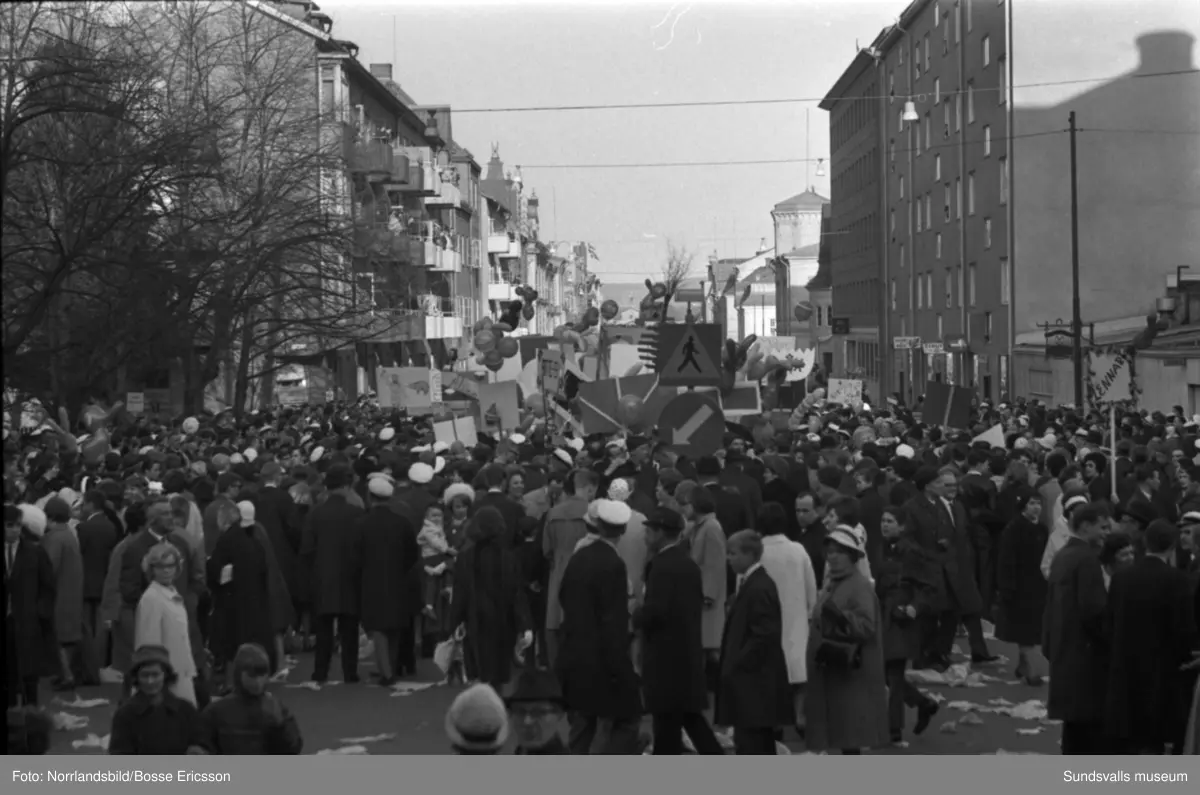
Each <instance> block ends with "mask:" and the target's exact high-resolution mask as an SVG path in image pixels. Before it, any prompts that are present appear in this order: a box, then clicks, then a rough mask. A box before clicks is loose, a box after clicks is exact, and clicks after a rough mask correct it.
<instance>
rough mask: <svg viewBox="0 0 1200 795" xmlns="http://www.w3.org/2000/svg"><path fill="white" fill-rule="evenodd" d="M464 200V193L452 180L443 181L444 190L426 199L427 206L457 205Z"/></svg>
mask: <svg viewBox="0 0 1200 795" xmlns="http://www.w3.org/2000/svg"><path fill="white" fill-rule="evenodd" d="M461 201H462V193H461V192H460V191H459V189H458V186H457V185H455V184H454V183H452V182H447V181H443V182H442V190H441V192H440V193H439V194H438V195H437V196H430V197H428V198H426V199H425V206H426V207H457V206H458V205H459V202H461Z"/></svg>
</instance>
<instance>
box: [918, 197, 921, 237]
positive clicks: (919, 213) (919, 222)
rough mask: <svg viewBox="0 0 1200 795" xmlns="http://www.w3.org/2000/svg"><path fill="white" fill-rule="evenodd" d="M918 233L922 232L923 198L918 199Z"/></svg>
mask: <svg viewBox="0 0 1200 795" xmlns="http://www.w3.org/2000/svg"><path fill="white" fill-rule="evenodd" d="M917 231H918V232H920V231H921V197H919V196H918V197H917Z"/></svg>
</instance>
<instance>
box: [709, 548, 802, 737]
mask: <svg viewBox="0 0 1200 795" xmlns="http://www.w3.org/2000/svg"><path fill="white" fill-rule="evenodd" d="M726 549H727V554H728V556H729V562H730V565H731V566H732V567H733V570H734V572H736V573H737V575H738V577H739V579H740V582H741V585H740V586H739V587H738V591H737V595H736V596H734V598H733V605H732V607H730V609H729V618H728V619H726V621H725V634H724V635H723V636H722V638H721V658H720V663H719V670H720V679H719V683H718V685H717V698H716V709H715V714H714V720H715V722H716V723H717V724H718V725H721V726H732V727H733V747H734V751H735V753H737V754H738V755H739V756H749V755H762V754H774V753H776V750H775V749H776V746H775V732H776V730H777V729H779V728H780V727H783V726H791V725H794V724H795V722H796V712H795V702H794V700H793V698H792V690H791V685H790V684H789V682H788V670H787V660H786V658H785V657H784V655H783V607H782V606H781V605H780V602H779V591H778V589H777V588H776V587H775V582H774V580H772V579H771V575H769V574H767V570H766V569H764V568H763V566H762V555H763V544H762V536H760V535H759V534H758V533H755V532H754V531H753V530H742V531H739V532H737V533H734V534H733V535H732V536H730V537H729V541H728V546H727V547H726Z"/></svg>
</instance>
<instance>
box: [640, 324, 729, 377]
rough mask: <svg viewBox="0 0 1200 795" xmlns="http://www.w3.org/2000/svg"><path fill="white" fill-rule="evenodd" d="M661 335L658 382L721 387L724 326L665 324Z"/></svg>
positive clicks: (658, 330)
mask: <svg viewBox="0 0 1200 795" xmlns="http://www.w3.org/2000/svg"><path fill="white" fill-rule="evenodd" d="M656 331H657V332H658V357H657V365H658V366H657V369H658V383H659V384H661V385H662V386H720V385H721V327H720V326H719V325H717V324H716V323H690V322H689V323H681V324H674V323H664V324H662V325H660V326H658V327H657V329H656Z"/></svg>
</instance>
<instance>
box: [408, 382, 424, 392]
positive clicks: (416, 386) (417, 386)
mask: <svg viewBox="0 0 1200 795" xmlns="http://www.w3.org/2000/svg"><path fill="white" fill-rule="evenodd" d="M408 391H410V392H416V393H417V394H418V395H428V394H429V382H428V381H410V382H409V383H408Z"/></svg>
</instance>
